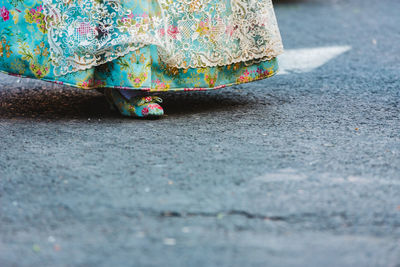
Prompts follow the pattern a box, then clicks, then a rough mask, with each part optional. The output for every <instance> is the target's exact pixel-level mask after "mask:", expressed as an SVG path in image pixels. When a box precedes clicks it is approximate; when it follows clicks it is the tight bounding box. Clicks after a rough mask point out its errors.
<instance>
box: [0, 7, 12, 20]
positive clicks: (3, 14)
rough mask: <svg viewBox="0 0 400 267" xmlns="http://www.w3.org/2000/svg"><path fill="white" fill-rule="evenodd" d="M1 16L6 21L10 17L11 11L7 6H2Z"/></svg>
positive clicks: (0, 9)
mask: <svg viewBox="0 0 400 267" xmlns="http://www.w3.org/2000/svg"><path fill="white" fill-rule="evenodd" d="M0 16H1V17H2V18H3V20H4V21H7V20H9V19H10V11H8V10H7V9H6V8H5V7H2V8H0Z"/></svg>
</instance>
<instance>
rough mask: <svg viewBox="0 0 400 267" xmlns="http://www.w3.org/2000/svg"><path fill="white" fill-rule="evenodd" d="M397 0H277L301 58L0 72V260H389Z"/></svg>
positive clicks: (393, 263) (399, 58)
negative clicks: (159, 96)
mask: <svg viewBox="0 0 400 267" xmlns="http://www.w3.org/2000/svg"><path fill="white" fill-rule="evenodd" d="M399 10H400V2H399V1H398V0H380V1H376V0H336V1H333V0H319V1H281V2H277V4H276V14H277V17H278V21H279V25H280V29H281V32H282V36H283V39H284V43H285V46H286V48H287V49H298V48H312V47H324V46H337V45H348V46H351V47H352V49H351V50H350V51H348V52H346V53H344V54H342V55H340V56H338V57H335V58H333V59H332V60H331V61H329V62H327V63H326V64H324V65H323V66H321V67H319V68H317V69H314V70H312V71H310V72H306V73H289V74H287V75H279V76H276V77H274V78H271V79H268V80H264V81H260V82H255V83H251V84H246V85H241V86H236V87H232V88H226V89H221V90H217V91H212V92H190V93H169V94H166V95H165V96H164V100H165V105H164V107H165V110H166V113H167V114H168V116H166V117H165V118H164V119H161V120H157V121H143V120H132V119H129V118H122V117H120V116H119V115H118V114H116V113H114V112H112V111H109V110H108V108H107V105H106V102H105V100H104V99H103V97H102V96H101V95H100V94H99V93H97V92H95V91H84V90H80V89H74V88H70V87H65V86H64V87H62V86H59V85H53V84H50V83H45V82H41V81H35V80H30V79H22V80H21V79H18V78H15V77H9V76H6V75H1V76H0V140H1V142H0V266H1V267H8V266H173V267H174V266H193V267H195V266H196V267H197V266H199V267H203V266H207V267H210V266H227V267H234V266H246V267H247V266H315V267H319V266H324V267H329V266H332V267H336V266H341V267H342V266H362V267H367V266H384V267H399V266H400V45H399V44H400V30H399V25H400V16H399Z"/></svg>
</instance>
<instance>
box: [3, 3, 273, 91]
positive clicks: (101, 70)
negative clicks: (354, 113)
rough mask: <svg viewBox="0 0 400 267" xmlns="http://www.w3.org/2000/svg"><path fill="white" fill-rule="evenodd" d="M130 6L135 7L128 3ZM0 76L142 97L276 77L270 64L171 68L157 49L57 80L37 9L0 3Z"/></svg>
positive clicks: (40, 8) (144, 49) (40, 11)
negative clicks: (117, 90) (133, 92)
mask: <svg viewBox="0 0 400 267" xmlns="http://www.w3.org/2000/svg"><path fill="white" fill-rule="evenodd" d="M128 2H131V3H132V5H136V9H135V10H136V12H137V13H138V14H139V13H141V12H144V11H145V10H141V9H140V5H139V4H138V3H139V2H140V1H128ZM0 15H1V17H0V70H1V71H2V72H4V73H7V74H11V75H17V76H20V77H31V78H37V79H41V80H45V81H51V82H56V83H60V84H67V85H71V86H74V87H80V88H84V89H92V88H99V87H111V88H120V89H134V90H146V91H169V90H207V89H216V88H221V87H225V86H229V85H234V84H240V83H246V82H251V81H256V80H260V79H264V78H267V77H270V76H272V75H274V74H275V73H276V72H277V69H278V64H277V60H276V58H273V59H271V60H264V61H262V60H248V61H245V62H239V63H234V64H230V65H225V66H218V67H203V68H186V69H182V68H176V67H171V66H169V65H167V64H165V63H163V61H162V60H160V57H159V53H158V49H159V48H158V47H157V46H155V45H147V46H144V47H142V48H139V49H137V50H136V51H132V52H129V53H128V54H126V55H124V56H121V57H118V58H116V59H114V60H112V61H110V62H107V63H105V64H102V65H99V66H95V67H92V68H90V69H86V70H81V71H75V72H72V73H69V74H66V75H61V76H58V75H56V74H55V71H54V64H53V62H52V61H51V57H50V44H49V39H48V32H47V29H46V27H45V15H44V11H43V3H42V1H40V0H28V1H22V0H8V1H6V0H0Z"/></svg>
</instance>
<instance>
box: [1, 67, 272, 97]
mask: <svg viewBox="0 0 400 267" xmlns="http://www.w3.org/2000/svg"><path fill="white" fill-rule="evenodd" d="M278 72H279V69H277V70H274V71H273V72H272V73H269V74H268V75H265V76H262V77H259V78H255V79H251V80H246V81H236V82H233V83H227V84H223V85H218V86H214V87H173V88H165V89H157V88H151V87H129V86H116V85H114V86H113V85H111V86H102V85H97V86H92V87H83V86H79V85H77V84H72V83H68V82H61V81H57V80H54V79H45V78H41V79H37V78H34V77H29V76H24V75H21V74H16V73H11V72H7V71H4V70H0V73H4V74H7V75H10V76H14V77H19V78H24V79H35V80H40V81H45V82H49V83H55V84H60V85H68V86H71V87H74V88H80V89H82V90H93V89H99V88H113V89H125V90H140V91H146V92H168V91H208V90H217V89H221V88H226V87H230V86H234V85H239V84H246V83H251V82H256V81H260V80H264V79H268V78H271V77H273V76H275V75H276V74H277V73H278Z"/></svg>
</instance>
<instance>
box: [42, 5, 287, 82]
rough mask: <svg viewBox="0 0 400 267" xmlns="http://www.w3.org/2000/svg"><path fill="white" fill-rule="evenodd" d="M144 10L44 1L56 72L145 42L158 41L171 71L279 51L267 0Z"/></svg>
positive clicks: (115, 55) (95, 61) (125, 51)
mask: <svg viewBox="0 0 400 267" xmlns="http://www.w3.org/2000/svg"><path fill="white" fill-rule="evenodd" d="M127 2H130V1H127ZM156 3H157V4H156ZM228 3H229V4H228ZM145 11H146V12H145V13H143V14H141V15H138V14H134V13H133V12H132V10H131V9H129V6H128V4H126V3H124V1H118V0H104V1H102V3H99V2H97V1H96V0H82V1H70V0H44V13H45V19H46V28H47V31H48V40H49V45H50V57H51V60H52V64H53V65H54V70H55V75H65V74H67V73H71V72H75V71H79V70H86V69H89V68H92V67H95V66H98V65H101V64H104V63H106V62H109V61H112V60H114V59H116V58H118V57H121V56H124V55H126V54H128V53H129V52H131V51H135V50H137V49H139V48H141V47H144V46H146V45H156V46H157V47H158V51H159V56H160V59H161V60H162V61H163V62H164V63H166V64H167V65H169V66H171V67H176V68H199V67H215V66H225V65H229V64H232V63H238V62H246V61H249V60H252V59H260V60H270V59H272V58H275V57H276V56H278V55H279V54H281V53H282V52H283V45H282V40H281V36H280V33H279V29H278V26H277V22H276V18H275V13H274V10H273V6H272V2H271V0H230V1H220V0H219V1H218V0H175V1H171V0H159V1H158V2H157V1H154V2H152V4H151V5H150V6H149V8H148V10H145Z"/></svg>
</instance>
